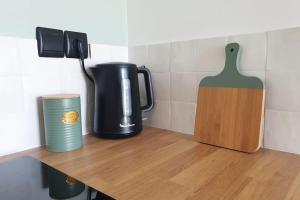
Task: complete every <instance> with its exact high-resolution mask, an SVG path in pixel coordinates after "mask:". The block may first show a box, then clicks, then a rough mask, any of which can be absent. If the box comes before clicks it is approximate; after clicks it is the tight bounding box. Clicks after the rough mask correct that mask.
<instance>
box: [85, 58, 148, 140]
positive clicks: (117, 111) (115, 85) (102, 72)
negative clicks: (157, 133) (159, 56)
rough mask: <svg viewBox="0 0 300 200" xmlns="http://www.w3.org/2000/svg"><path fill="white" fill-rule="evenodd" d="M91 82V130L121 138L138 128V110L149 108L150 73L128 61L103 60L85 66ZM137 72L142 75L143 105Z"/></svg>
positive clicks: (135, 132) (139, 122)
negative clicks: (92, 104)
mask: <svg viewBox="0 0 300 200" xmlns="http://www.w3.org/2000/svg"><path fill="white" fill-rule="evenodd" d="M89 69H90V71H91V74H92V79H93V81H94V83H95V110H94V127H93V132H94V133H95V134H96V135H97V136H99V137H103V138H124V137H129V136H133V135H135V134H137V133H139V132H140V131H141V130H142V127H143V126H142V112H147V111H150V110H151V109H152V108H153V105H154V102H153V88H152V80H151V73H150V71H149V70H148V69H147V68H146V67H145V66H143V67H139V68H138V67H137V66H136V65H135V64H131V63H105V64H98V65H96V66H95V67H91V68H89ZM138 73H141V74H143V75H144V80H145V88H146V95H147V105H145V106H141V105H140V93H139V81H138Z"/></svg>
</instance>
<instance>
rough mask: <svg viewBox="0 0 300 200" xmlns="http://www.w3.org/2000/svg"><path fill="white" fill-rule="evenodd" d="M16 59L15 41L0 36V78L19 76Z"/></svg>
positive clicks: (19, 69) (19, 71) (19, 70)
mask: <svg viewBox="0 0 300 200" xmlns="http://www.w3.org/2000/svg"><path fill="white" fill-rule="evenodd" d="M17 58H18V51H17V41H16V39H15V38H11V37H2V36H0V76H6V75H19V74H21V68H20V65H19V64H18V59H17Z"/></svg>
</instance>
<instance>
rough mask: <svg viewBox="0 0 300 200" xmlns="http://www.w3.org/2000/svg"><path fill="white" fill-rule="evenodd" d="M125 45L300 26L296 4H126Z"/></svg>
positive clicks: (268, 0)
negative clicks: (126, 39)
mask: <svg viewBox="0 0 300 200" xmlns="http://www.w3.org/2000/svg"><path fill="white" fill-rule="evenodd" d="M127 7H128V8H127V10H128V35H129V45H142V44H152V43H160V42H168V41H180V40H188V39H198V38H210V37H214V36H226V35H232V34H234V35H235V34H241V33H255V32H263V31H268V30H274V29H281V28H287V27H295V26H300V20H299V19H300V12H299V7H300V1H299V0H151V1H149V0H128V1H127Z"/></svg>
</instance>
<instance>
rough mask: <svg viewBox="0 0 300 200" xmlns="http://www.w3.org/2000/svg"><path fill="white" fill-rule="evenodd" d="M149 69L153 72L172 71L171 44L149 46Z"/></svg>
mask: <svg viewBox="0 0 300 200" xmlns="http://www.w3.org/2000/svg"><path fill="white" fill-rule="evenodd" d="M148 59H149V66H148V67H149V69H150V70H151V71H152V72H169V71H170V62H169V61H170V43H166V44H157V45H149V46H148Z"/></svg>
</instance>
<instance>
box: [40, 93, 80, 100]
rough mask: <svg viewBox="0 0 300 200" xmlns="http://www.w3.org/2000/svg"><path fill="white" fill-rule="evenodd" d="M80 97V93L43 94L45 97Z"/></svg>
mask: <svg viewBox="0 0 300 200" xmlns="http://www.w3.org/2000/svg"><path fill="white" fill-rule="evenodd" d="M78 97H80V94H52V95H45V96H42V98H43V99H73V98H78Z"/></svg>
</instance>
